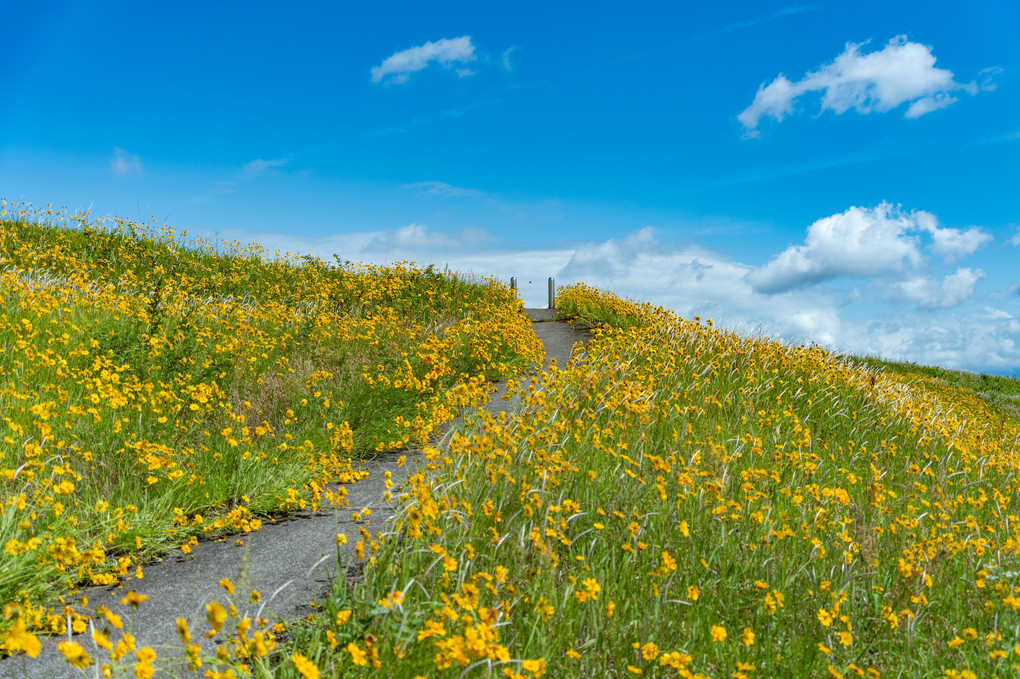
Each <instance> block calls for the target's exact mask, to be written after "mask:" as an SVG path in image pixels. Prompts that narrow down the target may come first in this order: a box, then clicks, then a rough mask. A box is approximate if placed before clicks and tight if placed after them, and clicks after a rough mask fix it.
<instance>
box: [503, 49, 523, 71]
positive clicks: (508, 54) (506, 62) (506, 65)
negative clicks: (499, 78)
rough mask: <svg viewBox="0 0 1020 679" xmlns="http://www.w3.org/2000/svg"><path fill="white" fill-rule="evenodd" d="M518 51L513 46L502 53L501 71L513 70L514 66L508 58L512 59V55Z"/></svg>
mask: <svg viewBox="0 0 1020 679" xmlns="http://www.w3.org/2000/svg"><path fill="white" fill-rule="evenodd" d="M518 49H520V48H519V47H517V46H516V45H514V46H513V47H510V48H508V49H507V50H505V51H504V52H503V57H502V60H503V70H504V71H507V72H510V71H512V70H514V65H513V62H511V61H510V57H512V56H513V53H514V52H516V51H517V50H518Z"/></svg>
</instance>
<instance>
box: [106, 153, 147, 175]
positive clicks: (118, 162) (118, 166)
mask: <svg viewBox="0 0 1020 679" xmlns="http://www.w3.org/2000/svg"><path fill="white" fill-rule="evenodd" d="M110 171H111V172H113V174H115V175H117V176H118V177H139V176H141V175H142V174H144V172H145V170H144V169H143V168H142V159H141V158H139V157H138V156H137V155H135V154H133V153H128V152H127V151H125V150H124V149H122V148H120V147H114V149H113V156H112V157H111V158H110Z"/></svg>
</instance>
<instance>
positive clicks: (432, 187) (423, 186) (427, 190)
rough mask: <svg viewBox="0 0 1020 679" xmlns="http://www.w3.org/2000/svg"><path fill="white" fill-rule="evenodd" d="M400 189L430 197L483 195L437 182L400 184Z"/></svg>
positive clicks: (479, 192)
mask: <svg viewBox="0 0 1020 679" xmlns="http://www.w3.org/2000/svg"><path fill="white" fill-rule="evenodd" d="M400 188H402V189H410V190H412V191H415V192H417V193H424V194H428V195H432V196H457V197H459V196H481V195H484V194H483V193H482V192H481V191H478V190H475V189H465V188H463V187H461V186H453V185H452V184H447V183H446V182H438V181H427V182H414V183H413V184H402V185H401V186H400Z"/></svg>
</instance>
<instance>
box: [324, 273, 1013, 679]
mask: <svg viewBox="0 0 1020 679" xmlns="http://www.w3.org/2000/svg"><path fill="white" fill-rule="evenodd" d="M607 300H608V303H607ZM560 301H561V304H562V306H563V307H564V308H567V309H584V310H585V313H586V314H587V317H588V320H587V321H586V323H587V324H589V325H590V326H593V327H594V333H593V334H594V338H593V339H592V340H591V342H589V343H588V344H587V345H586V346H585V347H584V348H583V350H581V351H578V352H575V356H576V358H575V360H574V362H573V363H571V364H570V365H569V366H567V367H566V368H565V369H557V368H552V369H551V370H550V371H548V372H546V373H544V374H542V375H539V376H535V377H533V378H531V379H530V380H523V381H521V383H519V384H518V385H517V386H516V388H515V391H516V392H517V393H519V394H520V395H521V396H522V397H523V399H524V401H525V409H524V411H523V412H522V413H520V414H519V415H518V416H515V417H509V418H508V417H501V418H498V419H493V418H491V417H488V416H486V415H484V414H481V413H480V414H479V415H478V416H477V418H476V422H475V425H474V426H473V427H471V428H468V429H465V430H461V431H459V432H456V433H454V434H453V435H452V436H451V437H450V440H449V446H448V449H447V450H441V449H427V451H426V455H427V457H428V460H429V465H428V467H427V469H425V470H423V471H422V472H421V473H420V474H418V475H416V476H414V477H413V478H412V479H411V482H410V486H409V488H408V491H407V493H406V494H405V495H404V496H403V498H402V505H401V511H400V513H399V523H398V526H397V528H398V529H399V531H400V535H401V537H402V539H401V540H398V541H394V540H390V541H388V542H386V543H384V544H383V545H382V548H381V550H380V551H379V552H378V553H377V554H375V555H374V557H373V559H372V561H371V562H370V564H369V568H368V570H367V571H366V577H365V582H364V583H363V585H362V586H361V589H359V590H356V591H355V592H354V593H353V594H348V595H347V596H348V597H349V598H348V599H347V600H346V606H347V607H353V608H354V609H355V610H356V614H355V616H354V618H353V619H354V620H357V624H356V625H353V626H352V624H351V623H348V625H347V626H346V627H345V628H344V634H345V635H346V636H345V637H344V639H343V640H344V641H345V643H351V644H355V645H357V644H358V643H361V641H362V640H363V639H369V638H371V639H372V641H373V646H372V648H373V650H374V651H375V652H376V653H377V654H378V659H379V662H380V663H381V665H382V666H383V667H386V668H389V669H388V672H389V673H390V674H393V675H400V676H415V675H417V674H420V675H423V676H425V675H427V676H436V675H437V673H438V674H439V675H442V676H447V675H449V676H455V675H457V674H460V673H461V672H463V671H464V670H465V668H467V667H471V666H473V665H476V664H484V665H488V666H490V667H493V668H496V667H502V668H504V670H505V671H504V670H500V671H503V673H504V674H506V675H507V676H527V673H528V672H529V671H530V670H529V668H532V667H535V668H537V667H538V665H536V664H533V663H535V662H537V659H541V660H543V661H544V662H543V664H542V665H541V668H542V669H541V671H542V673H549V674H550V675H553V676H609V675H613V676H622V675H625V674H638V675H640V674H651V675H656V676H681V677H706V676H715V677H737V678H738V679H740V678H744V677H754V676H760V677H764V676H779V675H782V676H836V677H838V676H871V677H876V676H881V675H900V674H906V675H911V676H933V675H940V676H941V675H945V676H964V674H963V673H965V672H974V673H976V674H977V675H979V676H993V675H1003V674H1009V673H1015V672H1018V671H1020V638H1018V637H1017V636H1016V633H1015V630H1016V629H1017V628H1018V626H1020V586H1018V585H1016V584H1015V583H1016V577H1017V574H1018V573H1020V533H1018V532H1017V531H1018V530H1020V516H1017V514H1020V512H1018V511H1017V509H1016V504H1015V503H1017V502H1018V500H1020V482H1018V480H1017V479H1016V471H1017V457H1016V444H1017V441H1018V440H1020V424H1018V422H1017V421H1016V420H1015V419H1014V418H1013V417H1012V416H1010V415H1009V414H1008V413H1003V412H1000V411H998V410H997V409H995V408H993V407H991V406H989V405H988V404H986V403H985V402H983V401H982V400H981V399H980V398H977V397H974V396H972V395H968V394H966V393H964V392H959V391H957V390H954V389H952V388H949V387H947V386H946V385H944V384H940V383H938V382H935V381H931V380H919V379H916V378H909V377H904V376H897V375H891V374H886V373H882V372H876V371H873V370H868V369H865V368H863V367H861V366H860V365H858V364H856V363H855V362H854V361H853V360H851V359H847V358H843V357H838V356H833V355H831V354H829V353H827V352H825V351H823V350H821V349H819V348H817V347H793V346H788V345H785V344H782V343H778V342H775V341H771V340H768V339H764V338H756V337H746V336H741V335H737V334H735V333H731V332H725V331H722V330H719V329H717V328H715V327H713V325H712V323H711V322H709V321H706V322H701V321H700V319H697V318H696V319H693V320H685V319H682V318H679V317H677V316H676V315H674V314H672V313H669V312H666V311H665V310H663V309H660V308H656V307H652V306H650V305H638V304H634V303H631V302H626V301H623V300H618V299H615V298H613V297H612V296H611V295H609V294H608V293H603V292H598V291H592V290H591V289H590V288H586V287H583V286H577V287H574V288H568V289H566V290H564V291H562V292H561V295H560ZM600 318H601V319H609V320H610V321H612V320H613V319H620V318H625V319H627V320H626V322H624V323H620V324H619V325H618V326H612V325H608V324H606V322H605V321H600V320H599V319H600ZM393 592H400V593H401V595H400V604H399V606H395V605H382V604H383V603H384V602H392V601H393V599H392V593H393ZM603 602H604V603H603ZM328 605H329V604H328V603H327V606H328ZM394 630H396V631H394ZM497 663H498V665H497ZM345 667H351V668H352V670H354V669H356V667H354V666H351V665H350V664H349V663H348V664H347V665H345ZM366 667H367V666H366Z"/></svg>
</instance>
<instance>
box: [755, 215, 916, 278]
mask: <svg viewBox="0 0 1020 679" xmlns="http://www.w3.org/2000/svg"><path fill="white" fill-rule="evenodd" d="M929 217H930V215H928V213H925V212H916V213H911V214H907V213H904V212H903V211H901V210H900V209H899V208H896V207H894V206H892V205H890V204H888V203H882V204H881V205H879V206H878V207H875V208H861V207H851V208H850V209H848V210H847V211H846V212H842V213H839V214H835V215H832V216H830V217H825V218H823V219H819V220H818V221H816V222H815V223H814V224H812V225H811V226H809V227H808V233H807V238H806V239H805V241H804V245H795V246H791V247H789V248H787V249H786V250H784V251H783V252H781V253H779V254H778V255H776V256H775V257H773V258H772V259H771V260H770V261H769V263H768V264H766V265H765V266H764V267H762V268H760V269H756V270H754V271H752V272H751V273H750V274H749V275H748V280H749V281H750V283H751V284H752V285H754V287H755V289H756V290H758V291H760V292H769V293H771V292H783V291H786V290H791V289H793V288H797V287H801V286H804V285H810V284H812V283H820V282H822V281H826V280H830V279H833V278H838V277H840V276H851V277H858V278H868V277H871V276H880V275H885V274H888V273H890V272H898V271H904V270H909V269H913V268H915V267H917V266H918V265H919V264H920V262H921V258H922V256H921V251H920V244H919V242H918V239H917V238H915V237H912V236H908V235H906V234H907V232H908V231H910V230H912V229H917V228H918V226H919V225H918V222H919V221H926V220H927V219H928V218H929Z"/></svg>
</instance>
